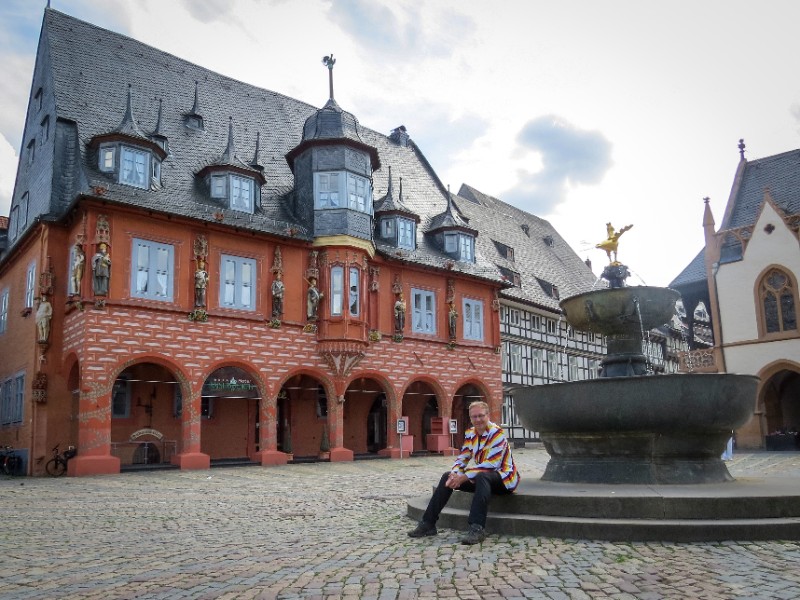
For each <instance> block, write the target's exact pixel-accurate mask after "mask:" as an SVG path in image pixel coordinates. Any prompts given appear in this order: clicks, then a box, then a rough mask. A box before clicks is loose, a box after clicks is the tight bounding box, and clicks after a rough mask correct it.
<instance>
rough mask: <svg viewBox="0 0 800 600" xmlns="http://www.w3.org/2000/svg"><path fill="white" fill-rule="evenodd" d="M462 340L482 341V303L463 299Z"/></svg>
mask: <svg viewBox="0 0 800 600" xmlns="http://www.w3.org/2000/svg"><path fill="white" fill-rule="evenodd" d="M463 313H464V339H465V340H478V341H480V340H483V302H480V301H479V300H469V299H467V298H464V303H463Z"/></svg>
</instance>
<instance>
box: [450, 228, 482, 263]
mask: <svg viewBox="0 0 800 600" xmlns="http://www.w3.org/2000/svg"><path fill="white" fill-rule="evenodd" d="M444 251H445V252H446V253H447V254H450V255H453V256H455V258H456V259H458V260H460V261H462V262H474V261H475V238H474V237H473V236H471V235H468V234H466V233H445V234H444Z"/></svg>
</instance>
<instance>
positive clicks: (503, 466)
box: [451, 421, 519, 491]
mask: <svg viewBox="0 0 800 600" xmlns="http://www.w3.org/2000/svg"><path fill="white" fill-rule="evenodd" d="M451 471H452V472H453V473H463V474H464V475H466V476H467V477H469V478H470V479H473V478H474V477H475V475H477V474H478V473H480V472H486V471H497V472H498V473H500V477H502V478H503V485H505V486H506V489H507V490H509V491H513V490H515V489H516V487H517V485H519V472H518V471H517V466H516V465H515V464H514V459H513V457H512V456H511V448H509V446H508V440H506V436H505V433H504V432H503V429H502V427H500V426H499V425H497V424H495V423H492V422H491V421H490V422H489V424H488V426H487V427H486V431H484V432H483V435H480V436H479V435H477V432H476V431H475V428H474V427H470V428H469V429H467V431H466V432H465V433H464V445H463V446H461V453H460V454H459V455H458V458H456V462H455V463H453V468H452V469H451Z"/></svg>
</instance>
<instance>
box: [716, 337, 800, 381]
mask: <svg viewBox="0 0 800 600" xmlns="http://www.w3.org/2000/svg"><path fill="white" fill-rule="evenodd" d="M786 359H788V360H792V361H794V362H797V363H800V339H792V340H779V341H774V342H766V343H763V344H747V345H742V346H734V347H732V348H725V371H726V372H727V373H738V374H740V375H757V374H758V372H759V371H760V370H761V369H763V368H764V367H765V366H766V365H768V364H770V363H774V362H776V361H779V360H786Z"/></svg>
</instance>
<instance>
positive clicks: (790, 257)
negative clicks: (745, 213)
mask: <svg viewBox="0 0 800 600" xmlns="http://www.w3.org/2000/svg"><path fill="white" fill-rule="evenodd" d="M768 224H771V225H773V226H774V227H775V229H774V231H773V232H772V233H770V234H768V233H767V232H766V231H764V228H765V227H766V226H767V225H768ZM770 265H780V266H782V267H783V268H785V269H788V270H790V271H791V272H792V273H793V274H794V277H795V279H796V280H800V245H798V241H797V238H796V237H795V236H794V234H793V233H792V232H791V231H790V230H789V228H788V227H786V225H785V223H784V222H783V219H782V218H781V217H780V216H779V215H778V214H777V213H776V212H775V209H774V208H773V207H772V205H771V204H770V203H765V204H764V208H763V210H762V212H761V215H760V216H759V218H758V221H757V222H756V225H755V227H754V229H753V234H752V238H751V239H750V241H749V243H748V244H747V251H746V252H745V255H744V258H743V260H741V261H739V262H735V263H729V264H724V265H720V268H719V271H718V272H717V277H716V281H717V294H718V299H719V309H720V324H721V326H722V343H723V344H724V345H726V346H727V345H728V344H731V343H735V342H745V341H751V340H757V339H758V321H757V313H756V305H755V298H756V296H755V283H756V280H757V278H758V277H759V276H760V275H761V274H762V273H763V271H764V269H766V268H767V267H768V266H770ZM759 345H760V346H769V345H770V344H759ZM728 352H729V351H728V349H726V351H725V357H726V363H727V361H728ZM754 352H757V353H760V352H763V350H754ZM727 366H728V370H729V371H730V370H731V368H730V364H727Z"/></svg>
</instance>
